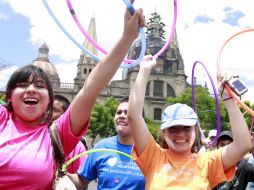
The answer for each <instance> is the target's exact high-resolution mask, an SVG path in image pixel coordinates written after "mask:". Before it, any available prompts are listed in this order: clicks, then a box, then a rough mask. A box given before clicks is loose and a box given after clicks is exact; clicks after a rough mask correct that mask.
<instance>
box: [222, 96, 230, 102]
mask: <svg viewBox="0 0 254 190" xmlns="http://www.w3.org/2000/svg"><path fill="white" fill-rule="evenodd" d="M231 98H232V97H228V98H225V99H223V100H222V101H227V100H230V99H231Z"/></svg>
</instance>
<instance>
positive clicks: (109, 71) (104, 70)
mask: <svg viewBox="0 0 254 190" xmlns="http://www.w3.org/2000/svg"><path fill="white" fill-rule="evenodd" d="M144 24H145V20H144V16H143V14H142V10H141V9H138V10H136V11H135V13H134V14H133V15H131V14H130V13H129V11H128V10H126V12H125V16H124V30H123V34H122V37H121V38H120V40H119V41H118V42H117V44H116V45H115V46H114V48H113V49H112V50H111V51H110V52H109V53H108V54H107V55H106V56H105V58H104V59H103V60H102V61H101V62H99V63H98V64H97V65H96V67H95V68H94V69H93V70H92V72H91V73H90V75H89V77H88V78H87V80H86V82H85V84H84V86H83V88H82V89H81V90H80V91H79V93H78V94H77V96H76V97H75V98H74V100H73V102H72V103H71V106H70V112H71V113H70V117H71V128H72V133H73V134H74V135H78V134H80V132H81V131H82V129H83V127H84V123H85V122H86V121H87V120H88V119H89V117H90V114H91V111H92V108H93V105H94V104H95V102H96V98H97V96H98V95H99V94H100V92H101V91H102V90H103V88H104V87H105V86H106V85H107V84H108V83H109V81H110V79H111V78H112V77H113V76H114V74H115V72H116V71H117V69H118V67H119V65H120V64H121V62H122V61H123V59H124V57H125V56H126V54H127V52H128V51H129V49H130V47H131V45H132V43H133V41H134V40H135V39H136V38H137V37H138V28H139V27H142V26H144Z"/></svg>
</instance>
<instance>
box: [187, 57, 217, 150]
mask: <svg viewBox="0 0 254 190" xmlns="http://www.w3.org/2000/svg"><path fill="white" fill-rule="evenodd" d="M197 63H200V64H201V65H202V66H203V68H204V69H205V71H206V73H207V75H208V77H209V79H210V82H211V84H212V87H213V92H214V96H215V102H216V113H217V128H216V130H217V133H216V137H215V139H214V140H213V142H211V143H208V144H209V145H211V144H215V143H216V141H217V139H218V136H219V131H220V103H219V98H218V93H217V90H216V88H215V84H214V82H213V79H212V77H211V75H210V73H209V71H208V70H207V68H206V66H205V65H204V64H203V63H202V62H200V61H196V62H195V63H194V64H193V67H192V77H191V90H192V105H193V108H194V111H195V112H196V113H197V107H196V98H195V84H194V76H195V72H194V71H195V67H196V65H197ZM198 125H199V130H200V133H201V135H202V137H203V138H205V135H204V133H203V132H202V130H201V127H200V124H199V122H198Z"/></svg>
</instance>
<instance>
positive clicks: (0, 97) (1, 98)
mask: <svg viewBox="0 0 254 190" xmlns="http://www.w3.org/2000/svg"><path fill="white" fill-rule="evenodd" d="M5 103H6V99H5V94H4V93H1V92H0V104H5Z"/></svg>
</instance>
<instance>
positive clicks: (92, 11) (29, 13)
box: [6, 0, 254, 100]
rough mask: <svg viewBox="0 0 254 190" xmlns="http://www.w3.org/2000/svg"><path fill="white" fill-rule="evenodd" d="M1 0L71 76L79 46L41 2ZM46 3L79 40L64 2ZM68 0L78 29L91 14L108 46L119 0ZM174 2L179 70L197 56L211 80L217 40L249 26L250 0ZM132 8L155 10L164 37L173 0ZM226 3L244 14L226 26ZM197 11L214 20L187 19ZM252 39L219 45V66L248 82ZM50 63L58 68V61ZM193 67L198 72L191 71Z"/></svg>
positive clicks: (117, 22)
mask: <svg viewBox="0 0 254 190" xmlns="http://www.w3.org/2000/svg"><path fill="white" fill-rule="evenodd" d="M6 1H7V2H9V3H10V5H11V7H12V9H13V10H14V11H16V12H18V13H20V14H22V15H24V16H26V17H27V18H28V19H29V21H30V23H31V26H32V27H31V29H30V34H31V38H30V41H31V43H32V44H36V45H37V46H40V45H41V44H42V43H43V42H44V41H46V43H47V44H48V46H49V48H50V54H51V55H57V56H59V57H60V59H61V60H62V61H63V63H62V65H65V64H66V65H65V66H66V68H68V69H66V71H67V72H68V76H70V75H69V73H70V70H73V72H74V73H73V75H72V76H75V75H76V72H75V70H76V64H77V61H76V63H73V64H70V62H73V61H74V60H77V59H78V58H79V54H80V52H81V50H80V49H79V48H78V47H76V46H75V45H74V44H73V43H72V42H71V41H70V39H68V38H67V37H66V36H65V35H64V33H63V32H62V31H61V30H60V29H59V28H58V26H57V25H56V24H55V22H54V21H53V20H52V18H51V17H50V15H49V13H48V12H47V10H46V8H45V7H44V5H43V3H42V1H34V0H26V1H20V0H6ZM47 2H48V4H49V5H50V7H51V9H52V10H53V12H54V13H55V14H56V16H57V18H58V19H59V20H60V22H61V24H62V25H63V26H64V27H65V28H66V29H67V30H68V31H69V33H70V34H71V35H72V36H73V37H74V38H75V39H76V40H77V41H78V42H80V43H81V44H82V41H83V40H84V36H83V35H82V33H81V32H80V31H79V29H78V28H77V26H76V24H75V22H74V21H73V19H72V17H71V15H70V13H69V10H68V7H67V5H66V3H65V2H63V1H60V0H54V1H49V0H48V1H47ZM72 3H73V7H74V9H75V12H76V15H77V16H78V18H79V20H80V22H81V24H82V26H83V27H84V29H87V27H88V24H89V21H90V18H91V17H92V16H95V18H96V27H97V39H98V42H99V44H100V45H101V46H102V47H103V48H104V49H107V50H109V49H110V48H111V47H112V46H113V44H114V43H115V42H116V40H117V39H118V37H119V36H120V35H121V32H122V25H123V13H124V9H125V5H124V3H123V2H122V1H120V0H118V1H116V0H107V1H102V0H92V1H83V0H76V1H72ZM177 4H178V13H177V26H176V27H177V28H176V29H177V34H178V40H179V46H180V51H181V54H182V56H183V60H184V64H185V72H186V74H187V75H188V76H189V77H190V76H191V69H192V65H193V63H194V62H195V61H197V60H199V61H202V62H203V63H204V64H205V65H206V67H207V68H208V70H209V72H210V73H211V75H212V77H213V79H214V80H215V75H216V59H217V55H218V52H219V50H220V48H221V46H222V44H223V43H224V42H225V41H226V40H227V39H228V38H229V37H230V36H232V35H233V34H235V33H236V32H239V31H241V30H242V29H244V28H248V27H252V28H254V26H253V25H254V11H253V4H254V3H253V0H242V1H240V0H231V1H227V0H207V1H204V0H191V1H190V0H181V1H177ZM31 7H32V8H31ZM135 7H142V8H143V9H144V13H145V15H146V17H147V18H149V17H150V13H152V12H154V11H155V10H156V11H157V12H158V13H159V14H161V16H162V18H163V22H164V23H165V24H166V25H167V27H166V28H165V30H166V37H167V36H168V33H169V32H170V31H169V29H170V28H171V24H172V19H173V1H165V0H156V1H154V0H146V1H145V2H144V1H138V0H136V1H135ZM226 7H230V8H232V9H233V10H234V11H241V12H242V13H243V14H244V15H245V16H244V17H243V18H241V19H239V21H238V23H239V25H240V27H232V26H230V25H228V24H225V23H223V22H222V20H223V19H224V18H225V16H226V13H225V12H224V11H223V10H224V8H226ZM200 15H206V16H207V17H209V18H212V19H213V20H214V22H212V23H210V24H193V21H194V20H195V18H196V17H197V16H200ZM253 33H254V32H253ZM234 41H235V40H234ZM250 42H251V43H250ZM252 42H253V37H249V38H246V39H243V38H242V39H241V40H238V42H236V43H235V44H234V45H233V43H232V44H231V43H230V44H229V45H228V48H229V49H230V48H232V49H233V47H237V48H238V49H237V50H236V49H234V50H226V49H225V51H223V54H222V60H221V63H222V65H223V67H224V70H225V71H227V72H229V69H228V68H226V67H227V66H229V67H230V68H231V71H232V68H235V69H236V70H237V74H239V75H240V77H242V76H243V78H245V79H246V80H248V81H253V78H254V77H253V76H252V74H251V73H252V72H253V68H252V67H251V66H250V65H252V64H253V63H251V62H253V61H254V59H253V56H252V53H251V52H252V51H253V49H254V47H253V46H254V43H252ZM72 65H73V66H72ZM56 66H57V67H58V65H56ZM62 68H63V67H62V66H61V70H59V74H60V77H61V76H64V78H63V79H62V77H61V80H64V81H65V79H67V77H66V76H67V74H66V73H65V71H62V70H64V69H62ZM71 68H73V69H71ZM198 70H199V72H197V71H198ZM197 71H196V73H197V75H198V73H201V75H200V76H198V77H199V78H201V79H202V77H207V76H205V74H204V70H203V69H202V68H201V69H200V68H197ZM68 80H70V81H69V82H73V78H69V77H68ZM188 80H190V79H188ZM207 80H208V79H207ZM203 81H204V80H203ZM66 82H67V81H66ZM215 82H216V81H215ZM252 88H253V87H252V86H249V92H247V93H246V95H245V97H246V99H247V97H248V99H250V100H254V95H253V94H254V93H253V90H252Z"/></svg>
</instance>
